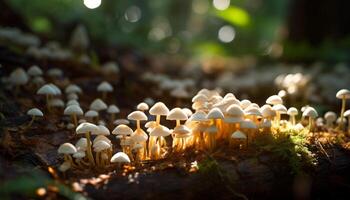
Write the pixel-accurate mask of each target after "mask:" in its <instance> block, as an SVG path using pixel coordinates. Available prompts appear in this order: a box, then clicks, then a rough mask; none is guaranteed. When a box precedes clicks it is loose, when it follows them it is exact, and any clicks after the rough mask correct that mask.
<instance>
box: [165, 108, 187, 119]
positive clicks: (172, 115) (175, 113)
mask: <svg viewBox="0 0 350 200" xmlns="http://www.w3.org/2000/svg"><path fill="white" fill-rule="evenodd" d="M166 119H167V120H187V119H188V117H187V115H186V113H185V112H184V111H183V110H182V109H181V108H174V109H172V110H171V111H170V112H169V113H168V115H167V116H166Z"/></svg>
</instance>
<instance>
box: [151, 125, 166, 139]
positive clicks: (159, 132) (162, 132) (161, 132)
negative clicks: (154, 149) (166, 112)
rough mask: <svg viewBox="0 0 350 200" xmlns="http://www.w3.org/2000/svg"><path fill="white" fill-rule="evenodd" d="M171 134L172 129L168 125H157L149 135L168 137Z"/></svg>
mask: <svg viewBox="0 0 350 200" xmlns="http://www.w3.org/2000/svg"><path fill="white" fill-rule="evenodd" d="M170 134H171V131H170V130H169V129H168V128H167V127H165V126H162V125H159V126H157V127H155V128H154V129H153V130H152V131H151V133H150V134H149V135H150V136H156V137H161V136H162V137H166V136H168V135H170Z"/></svg>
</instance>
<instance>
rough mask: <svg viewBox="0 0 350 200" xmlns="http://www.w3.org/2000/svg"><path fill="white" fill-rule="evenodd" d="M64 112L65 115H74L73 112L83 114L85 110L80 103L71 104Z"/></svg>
mask: <svg viewBox="0 0 350 200" xmlns="http://www.w3.org/2000/svg"><path fill="white" fill-rule="evenodd" d="M63 114H64V115H73V114H76V115H83V114H84V112H83V110H82V109H81V108H80V106H79V105H70V106H67V107H66V109H64V111H63Z"/></svg>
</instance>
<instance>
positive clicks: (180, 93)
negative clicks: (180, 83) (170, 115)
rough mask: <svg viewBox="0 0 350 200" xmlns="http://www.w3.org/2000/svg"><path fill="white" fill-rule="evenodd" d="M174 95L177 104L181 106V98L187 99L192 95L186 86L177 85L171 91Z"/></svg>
mask: <svg viewBox="0 0 350 200" xmlns="http://www.w3.org/2000/svg"><path fill="white" fill-rule="evenodd" d="M170 95H171V96H172V97H175V98H176V105H178V106H180V104H181V99H187V98H188V97H189V96H190V95H189V93H188V92H187V91H186V89H185V88H184V87H176V88H175V89H173V90H172V91H171V92H170Z"/></svg>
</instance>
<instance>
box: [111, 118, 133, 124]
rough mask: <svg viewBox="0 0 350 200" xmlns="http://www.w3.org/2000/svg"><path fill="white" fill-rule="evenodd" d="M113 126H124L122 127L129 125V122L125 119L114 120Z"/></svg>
mask: <svg viewBox="0 0 350 200" xmlns="http://www.w3.org/2000/svg"><path fill="white" fill-rule="evenodd" d="M113 124H114V125H117V126H118V125H120V124H124V125H128V124H130V122H129V120H127V119H116V120H115V121H114V122H113Z"/></svg>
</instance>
